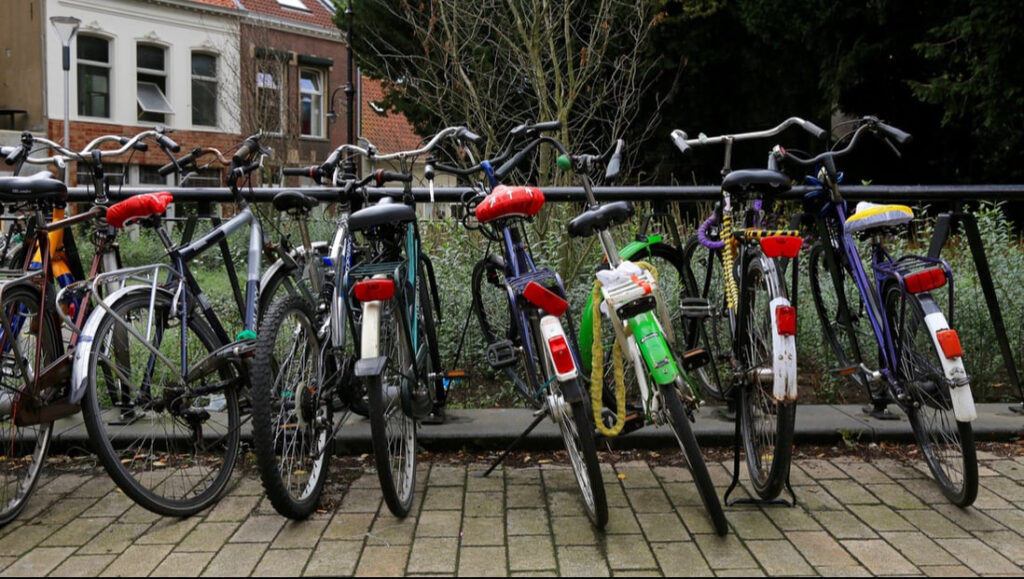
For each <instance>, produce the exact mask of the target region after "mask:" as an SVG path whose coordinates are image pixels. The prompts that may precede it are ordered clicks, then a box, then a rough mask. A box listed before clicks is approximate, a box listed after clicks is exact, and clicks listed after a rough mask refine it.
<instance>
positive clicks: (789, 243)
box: [758, 235, 804, 258]
mask: <svg viewBox="0 0 1024 579" xmlns="http://www.w3.org/2000/svg"><path fill="white" fill-rule="evenodd" d="M758 241H760V242H761V251H763V252H764V254H765V255H766V256H768V257H789V258H794V257H796V255H797V254H798V253H800V248H801V247H803V245H804V240H803V238H802V237H796V236H793V235H772V236H769V237H762V238H761V239H759V240H758Z"/></svg>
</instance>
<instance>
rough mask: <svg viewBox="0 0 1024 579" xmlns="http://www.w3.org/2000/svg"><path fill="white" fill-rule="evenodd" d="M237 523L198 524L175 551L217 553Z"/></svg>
mask: <svg viewBox="0 0 1024 579" xmlns="http://www.w3.org/2000/svg"><path fill="white" fill-rule="evenodd" d="M238 525H239V523H199V524H198V525H196V528H194V529H192V532H191V533H189V534H188V535H185V538H184V539H183V540H182V541H181V543H180V544H179V545H178V546H177V547H176V548H175V551H217V550H218V549H220V548H221V546H222V545H223V544H224V543H227V541H228V537H230V536H231V535H232V534H234V532H235V529H237V528H238Z"/></svg>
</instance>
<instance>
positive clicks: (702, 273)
mask: <svg viewBox="0 0 1024 579" xmlns="http://www.w3.org/2000/svg"><path fill="white" fill-rule="evenodd" d="M682 259H683V263H686V264H689V265H690V269H691V271H692V272H693V276H694V280H693V281H694V283H695V286H696V287H694V288H689V291H688V294H687V297H691V298H704V299H705V300H707V303H708V309H709V314H710V315H708V316H707V317H705V318H703V319H692V320H685V321H684V328H685V329H684V331H683V336H684V337H685V342H684V343H685V344H686V348H687V349H693V348H704V349H705V350H706V351H707V352H708V354H710V356H711V362H710V363H709V364H706V365H704V366H703V367H701V368H699V369H697V370H696V371H694V372H691V373H690V375H691V377H692V378H694V379H695V380H697V382H698V384H700V386H701V389H702V390H703V391H704V393H705V394H706V395H707V396H709V397H710V398H712V399H714V400H718V401H719V402H722V401H725V399H726V391H727V389H728V387H729V372H730V370H729V361H730V360H731V359H732V329H731V328H730V326H729V312H728V309H726V303H725V278H724V277H723V276H722V259H721V253H720V252H718V251H715V250H709V249H707V248H705V247H704V246H703V245H701V244H700V242H699V241H698V240H697V236H696V235H694V236H691V237H690V239H688V240H687V241H686V246H685V247H684V248H683V258H682Z"/></svg>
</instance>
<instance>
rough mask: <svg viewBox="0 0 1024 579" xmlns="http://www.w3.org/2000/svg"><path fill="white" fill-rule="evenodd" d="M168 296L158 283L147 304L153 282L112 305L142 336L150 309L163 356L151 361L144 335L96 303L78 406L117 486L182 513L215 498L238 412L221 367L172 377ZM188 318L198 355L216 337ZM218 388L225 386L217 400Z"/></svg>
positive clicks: (176, 341)
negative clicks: (184, 379)
mask: <svg viewBox="0 0 1024 579" xmlns="http://www.w3.org/2000/svg"><path fill="white" fill-rule="evenodd" d="M173 301H174V298H173V297H172V296H171V295H170V293H169V292H166V291H158V292H156V294H155V295H154V297H153V307H152V311H151V308H150V289H149V288H146V287H143V288H140V290H139V291H129V292H128V293H126V294H124V295H122V296H120V297H118V298H116V299H115V300H113V302H112V303H111V304H110V308H111V310H112V312H113V313H114V314H116V315H117V316H119V317H120V318H121V319H123V320H125V321H127V322H129V323H132V324H133V326H139V327H137V328H136V329H137V331H139V332H140V335H141V336H143V337H145V336H146V335H147V330H148V329H149V328H147V326H148V320H149V318H150V315H151V314H152V321H153V327H152V333H151V336H152V338H151V341H152V342H154V344H153V345H154V346H155V347H156V348H157V349H158V350H159V351H161V352H162V353H163V354H164V355H165V356H166V358H167V363H162V362H159V361H157V362H155V363H154V362H153V361H152V360H151V357H152V354H151V352H150V350H149V349H148V348H147V347H146V346H145V345H143V343H142V341H140V340H139V339H138V338H137V337H136V336H134V335H133V334H131V333H128V332H127V331H126V328H124V327H123V326H121V325H120V324H118V323H117V321H116V320H115V318H114V316H113V315H111V314H110V313H108V312H103V311H101V310H97V312H96V314H97V315H99V316H100V317H99V318H98V320H97V322H96V326H95V327H96V331H95V332H94V333H92V334H91V337H92V340H91V346H90V347H89V352H88V358H87V364H88V367H87V369H88V385H87V388H86V392H85V396H84V398H83V400H82V413H83V417H84V419H85V425H86V428H87V430H88V432H89V439H90V441H91V443H92V446H93V448H94V449H95V451H96V454H97V455H98V456H99V459H100V463H101V464H103V466H104V468H105V469H106V470H107V473H108V474H110V477H111V478H112V479H113V480H114V482H115V483H116V484H117V486H118V487H120V489H121V490H122V491H124V493H125V494H126V495H127V496H128V497H130V498H131V499H132V500H134V501H135V502H136V503H138V504H139V505H141V506H143V507H145V508H146V509H149V510H151V511H153V512H155V513H158V514H161V515H165V516H173V517H184V516H190V515H193V514H195V513H198V512H199V511H201V510H203V509H205V508H207V507H209V506H210V505H212V504H213V503H214V502H215V501H217V500H218V499H219V498H220V496H221V494H222V493H223V491H224V489H225V487H226V486H227V483H228V481H229V480H230V478H231V472H232V470H233V468H234V464H235V460H236V458H237V455H238V447H239V441H240V432H239V431H240V424H239V423H240V417H239V409H238V393H237V390H236V389H235V388H234V387H233V386H232V383H233V382H234V376H233V373H232V372H231V371H230V370H228V369H227V368H226V367H224V366H221V367H220V369H219V370H216V371H214V372H212V373H209V374H206V375H205V376H202V377H199V378H197V379H196V382H195V383H193V384H187V385H185V386H172V385H173V384H175V383H178V382H179V380H180V377H181V376H182V374H183V373H182V368H181V367H180V366H178V365H179V364H180V362H181V360H180V357H181V351H180V348H181V342H180V333H179V332H180V328H181V326H180V318H178V317H176V316H170V315H169V312H170V311H171V306H172V303H173ZM187 318H188V324H187V326H186V328H187V329H186V332H187V333H188V341H187V344H188V346H189V347H188V349H187V353H188V356H189V357H190V358H191V359H192V361H193V362H196V361H198V360H199V359H200V358H201V357H202V356H205V355H206V354H208V353H209V352H212V351H213V350H215V349H216V348H217V346H219V342H218V340H217V339H216V338H215V336H214V334H213V331H212V330H211V329H210V328H209V326H208V325H207V324H206V322H205V321H204V320H202V319H201V318H200V317H199V316H198V315H193V313H192V312H189V315H188V316H187ZM83 341H84V340H83ZM169 366H174V367H173V368H171V367H169ZM153 386H157V388H158V389H159V390H158V391H154V389H153V388H152V387H153ZM199 390H202V393H201V394H197V391H199ZM215 394H220V395H223V402H222V403H223V407H220V406H219V404H220V403H219V402H216V398H214V397H212V396H211V395H215ZM204 404H205V406H204ZM188 421H192V422H193V423H194V424H192V425H188V424H187V422H188ZM196 439H200V440H201V444H196Z"/></svg>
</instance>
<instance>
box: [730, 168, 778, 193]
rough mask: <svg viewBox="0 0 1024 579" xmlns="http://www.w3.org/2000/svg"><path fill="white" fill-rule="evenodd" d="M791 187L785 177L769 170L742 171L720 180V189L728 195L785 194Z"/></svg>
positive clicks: (734, 172)
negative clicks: (758, 192)
mask: <svg viewBox="0 0 1024 579" xmlns="http://www.w3.org/2000/svg"><path fill="white" fill-rule="evenodd" d="M790 187H791V184H790V179H789V177H788V176H787V175H785V174H783V173H779V172H778V171H772V170H771V169H742V170H739V171H733V172H732V173H729V174H728V175H726V176H725V179H722V189H723V190H725V191H728V192H729V193H751V192H753V191H761V192H763V193H772V194H778V193H785V192H786V191H789V189H790Z"/></svg>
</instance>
